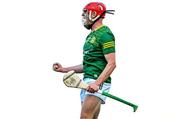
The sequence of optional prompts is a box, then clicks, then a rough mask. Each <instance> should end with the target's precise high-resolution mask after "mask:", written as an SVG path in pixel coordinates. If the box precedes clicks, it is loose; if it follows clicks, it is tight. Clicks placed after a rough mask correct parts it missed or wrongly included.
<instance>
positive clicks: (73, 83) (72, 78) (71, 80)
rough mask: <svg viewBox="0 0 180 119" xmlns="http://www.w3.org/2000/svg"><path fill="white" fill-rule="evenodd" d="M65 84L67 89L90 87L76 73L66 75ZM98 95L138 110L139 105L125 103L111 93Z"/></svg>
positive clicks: (71, 72)
mask: <svg viewBox="0 0 180 119" xmlns="http://www.w3.org/2000/svg"><path fill="white" fill-rule="evenodd" d="M63 82H64V84H65V85H66V86H67V87H72V88H80V89H85V90H86V89H87V87H88V84H86V83H84V82H83V81H82V80H81V79H80V78H79V77H78V75H77V74H76V73H75V72H74V71H70V72H68V73H66V74H65V75H64V77H63ZM98 93H100V94H102V95H104V96H107V97H109V98H112V99H114V100H117V101H119V102H122V103H124V104H126V105H129V106H131V107H132V108H133V111H134V112H135V111H136V110H137V108H138V106H137V105H135V104H133V103H130V102H128V101H125V100H123V99H121V98H119V97H117V96H114V95H112V94H110V93H107V92H104V91H101V90H99V91H98Z"/></svg>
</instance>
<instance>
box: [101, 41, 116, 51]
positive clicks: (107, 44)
mask: <svg viewBox="0 0 180 119" xmlns="http://www.w3.org/2000/svg"><path fill="white" fill-rule="evenodd" d="M114 46H115V43H114V41H109V42H106V43H104V44H103V49H106V48H110V47H114Z"/></svg>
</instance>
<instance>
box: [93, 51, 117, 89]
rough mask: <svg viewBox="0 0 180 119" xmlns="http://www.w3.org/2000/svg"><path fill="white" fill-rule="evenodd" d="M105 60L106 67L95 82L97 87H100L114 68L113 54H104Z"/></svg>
mask: <svg viewBox="0 0 180 119" xmlns="http://www.w3.org/2000/svg"><path fill="white" fill-rule="evenodd" d="M105 58H106V60H107V65H106V67H105V69H104V70H103V72H102V73H101V74H100V76H99V77H98V79H97V80H96V82H95V83H96V85H98V86H100V85H101V84H102V83H103V82H104V81H105V80H106V79H107V78H108V77H109V76H110V75H111V73H112V72H113V71H114V69H115V68H116V60H115V53H109V54H106V55H105Z"/></svg>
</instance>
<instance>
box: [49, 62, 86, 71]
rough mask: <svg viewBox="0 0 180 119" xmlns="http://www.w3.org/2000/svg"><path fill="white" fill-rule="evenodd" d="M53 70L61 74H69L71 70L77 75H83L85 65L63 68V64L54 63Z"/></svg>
mask: <svg viewBox="0 0 180 119" xmlns="http://www.w3.org/2000/svg"><path fill="white" fill-rule="evenodd" d="M53 70H54V71H56V72H61V73H67V72H69V71H71V70H74V71H75V72H76V73H83V64H79V65H76V66H71V67H62V65H61V64H59V63H54V64H53Z"/></svg>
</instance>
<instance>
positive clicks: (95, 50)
mask: <svg viewBox="0 0 180 119" xmlns="http://www.w3.org/2000/svg"><path fill="white" fill-rule="evenodd" d="M113 52H115V38H114V35H113V33H112V32H111V30H110V29H109V28H108V27H107V26H102V27H100V28H99V29H97V30H95V31H92V32H91V33H90V34H89V35H88V36H87V38H86V42H85V44H84V47H83V72H84V78H92V79H97V78H98V77H99V75H100V74H101V72H102V71H103V70H104V68H105V67H106V65H107V61H106V59H105V55H106V54H109V53H113ZM105 82H106V83H111V77H108V78H107V79H106V81H105Z"/></svg>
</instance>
